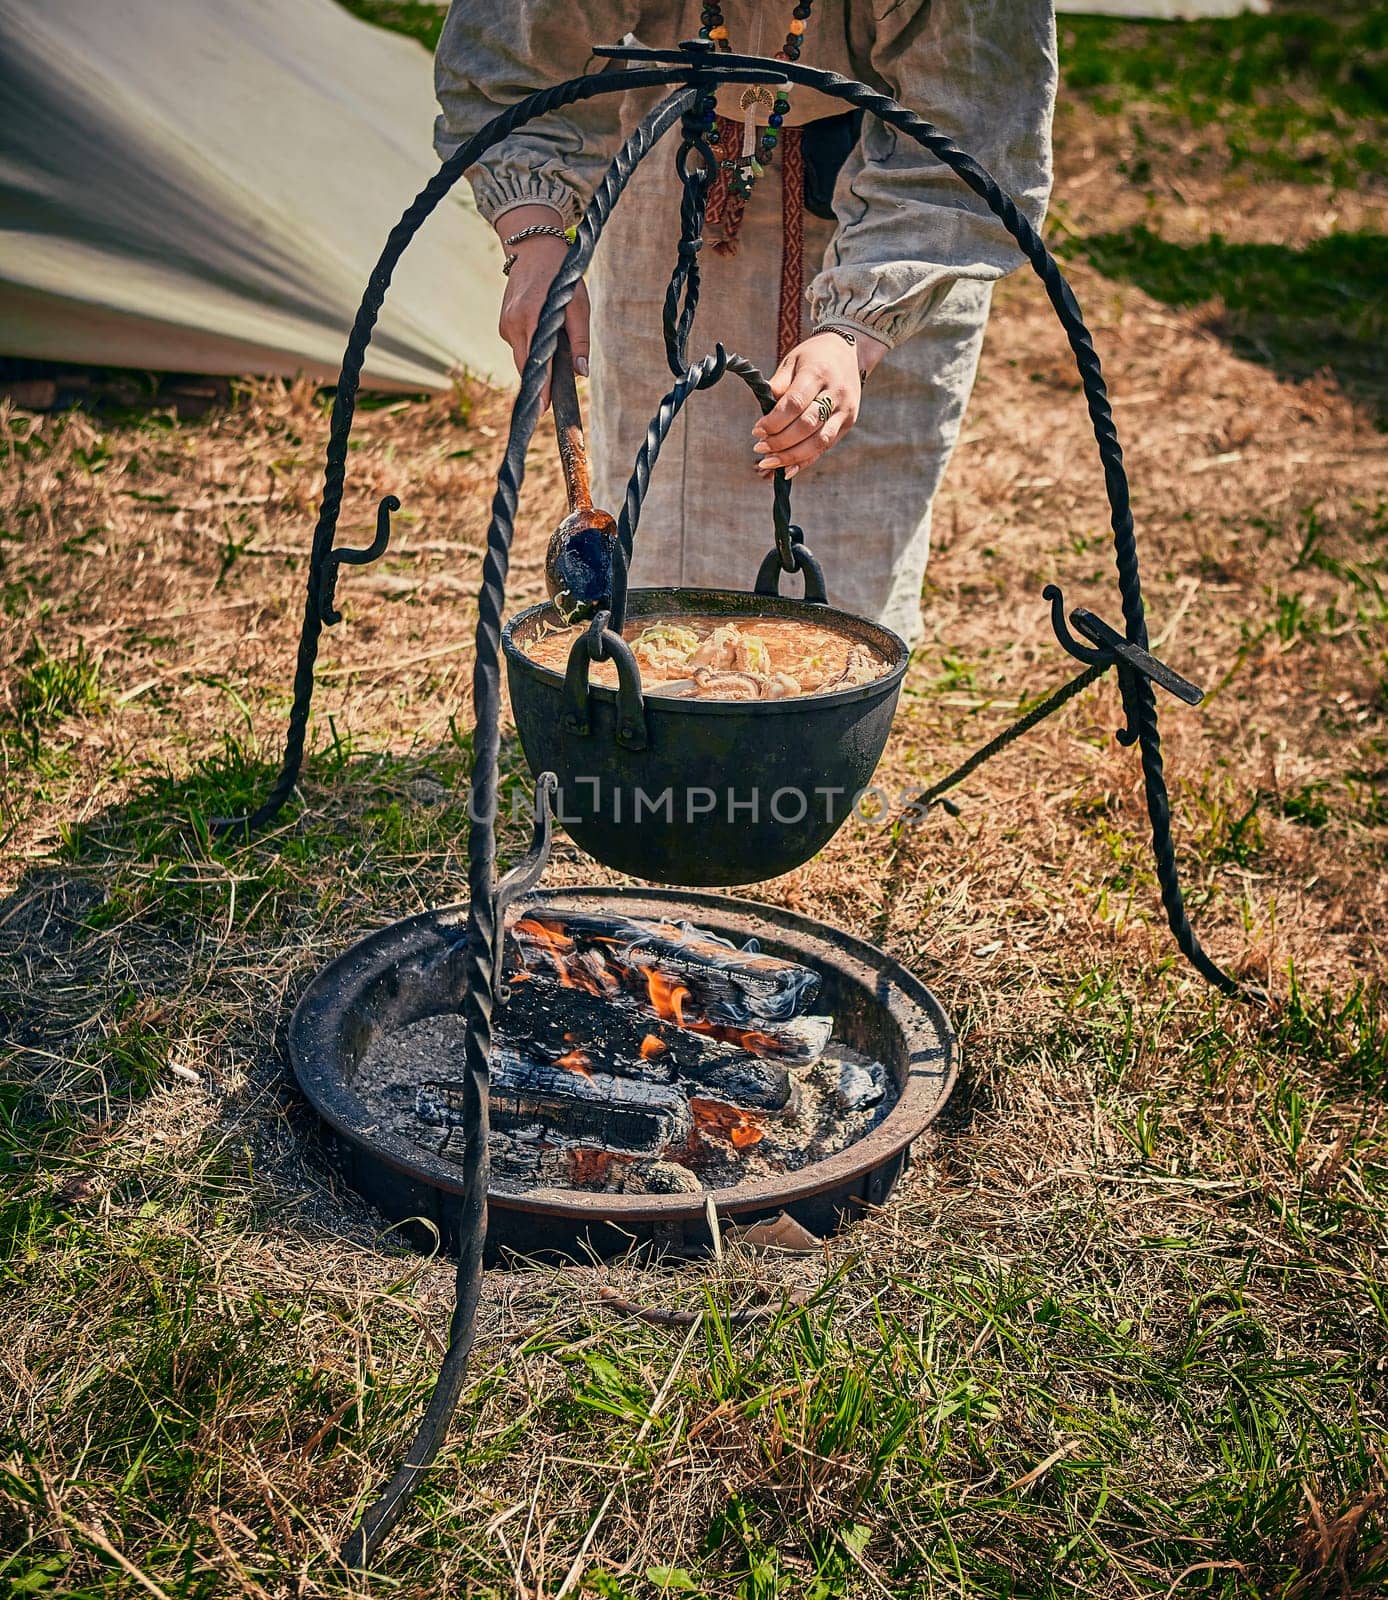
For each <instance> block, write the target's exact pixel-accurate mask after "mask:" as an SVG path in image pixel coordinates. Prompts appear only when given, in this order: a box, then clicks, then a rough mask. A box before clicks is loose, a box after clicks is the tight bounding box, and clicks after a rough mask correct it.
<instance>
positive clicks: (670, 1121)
mask: <svg viewBox="0 0 1388 1600" xmlns="http://www.w3.org/2000/svg"><path fill="white" fill-rule="evenodd" d="M487 1101H488V1105H489V1106H490V1108H491V1118H492V1122H493V1125H494V1126H495V1127H496V1128H497V1129H498V1130H499V1131H503V1132H505V1131H513V1130H514V1131H523V1132H525V1133H526V1134H527V1135H529V1136H531V1137H533V1138H536V1139H546V1140H552V1141H562V1142H567V1143H571V1144H581V1145H589V1146H592V1147H594V1148H596V1149H600V1150H610V1151H615V1152H619V1153H623V1154H629V1155H659V1154H660V1153H661V1152H663V1151H665V1150H667V1149H669V1148H670V1147H671V1146H672V1145H673V1146H681V1145H683V1144H684V1143H685V1142H686V1141H687V1140H688V1138H689V1135H690V1133H691V1131H692V1129H693V1119H692V1115H691V1113H690V1110H689V1104H688V1102H687V1101H686V1099H685V1097H684V1096H683V1095H682V1094H680V1093H679V1092H678V1091H677V1090H675V1089H670V1088H667V1087H666V1086H665V1085H664V1084H658V1083H647V1082H643V1081H642V1080H641V1079H639V1078H615V1077H613V1076H611V1075H610V1074H608V1073H588V1072H585V1071H583V1070H581V1069H578V1070H571V1069H569V1068H565V1067H558V1066H550V1065H548V1064H547V1063H545V1062H540V1061H533V1060H530V1059H528V1058H527V1057H525V1056H522V1055H519V1054H517V1053H516V1052H515V1051H513V1050H508V1049H505V1048H499V1049H497V1050H496V1051H495V1052H494V1053H493V1056H492V1065H491V1077H490V1081H489V1085H488V1094H487ZM415 1113H416V1115H417V1116H418V1117H419V1118H420V1120H421V1121H423V1122H427V1123H429V1124H430V1125H431V1126H433V1127H459V1126H461V1125H462V1122H463V1087H462V1085H461V1084H460V1083H451V1082H448V1081H446V1080H434V1081H432V1082H429V1083H424V1084H421V1085H420V1088H419V1093H418V1095H417V1096H416V1098H415Z"/></svg>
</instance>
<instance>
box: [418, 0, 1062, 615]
mask: <svg viewBox="0 0 1388 1600" xmlns="http://www.w3.org/2000/svg"><path fill="white" fill-rule="evenodd" d="M701 9H702V7H701V5H700V3H699V0H677V3H674V4H655V3H645V4H643V3H641V0H630V3H622V0H582V3H575V0H519V3H516V4H508V5H497V4H496V3H495V0H452V5H451V7H450V10H449V14H448V18H447V20H446V22H445V24H444V29H443V34H442V37H441V39H440V41H439V47H438V52H437V55H436V58H435V76H436V83H437V90H438V98H439V103H440V106H441V108H442V110H441V114H440V116H439V119H438V123H437V128H436V145H437V148H438V151H439V154H440V155H441V156H447V155H450V154H451V153H452V152H453V151H454V150H456V149H457V148H458V146H459V145H460V144H461V143H463V142H464V141H465V140H466V139H467V138H469V137H470V136H471V135H472V134H473V133H475V132H476V131H477V130H478V129H479V128H481V127H482V126H483V125H484V124H485V123H486V122H487V121H488V120H489V119H490V118H491V117H493V116H495V115H496V113H497V112H498V111H499V110H500V109H502V108H503V107H504V106H506V105H509V104H513V103H514V102H515V101H516V100H518V99H520V98H521V97H522V96H524V95H526V94H529V93H531V92H532V91H534V90H535V89H539V88H543V87H546V86H548V85H550V84H553V83H556V82H559V81H560V80H562V79H565V78H571V77H575V76H577V75H579V74H580V73H583V72H585V71H597V70H606V71H609V72H611V73H613V75H614V81H616V82H617V83H620V74H621V72H622V70H623V69H622V68H621V67H620V66H617V65H614V64H604V63H603V62H602V61H601V60H599V59H598V58H596V57H594V56H593V55H592V47H593V46H594V45H595V44H609V43H616V42H618V41H621V40H623V39H625V40H627V41H628V42H636V43H640V44H644V45H648V46H660V47H670V46H673V45H675V44H676V43H678V42H679V41H680V40H681V39H686V38H691V37H694V36H695V35H696V34H697V33H698V30H699V27H700V20H699V13H700V11H701ZM722 10H723V15H724V18H725V20H726V23H727V26H728V31H729V35H730V43H731V45H732V48H733V49H734V51H737V52H739V53H752V54H759V55H774V54H775V53H776V51H777V50H779V49H780V48H781V45H782V42H783V40H784V38H785V33H786V28H787V24H788V22H789V20H790V15H791V6H790V4H789V3H780V0H777V3H769V0H725V3H724V4H723V7H722ZM803 37H804V51H803V54H802V56H801V58H800V59H801V62H802V63H803V64H804V65H806V66H814V67H822V68H826V69H828V70H831V71H835V72H839V73H842V74H844V75H845V76H847V77H852V78H858V79H861V80H862V81H863V82H865V83H867V84H869V85H870V86H872V87H873V88H877V89H881V90H884V91H886V92H887V93H889V94H891V95H893V96H895V97H896V98H897V99H898V100H900V101H902V102H903V103H904V104H906V105H907V106H909V107H911V108H912V109H913V110H917V111H919V112H920V113H921V114H922V115H923V116H925V117H927V118H929V119H930V121H932V122H933V123H935V124H936V126H938V127H939V128H941V129H942V131H944V132H945V133H947V134H949V135H950V136H951V137H952V138H953V139H954V140H955V141H956V142H957V143H958V144H959V145H960V146H961V147H962V148H963V149H965V150H966V151H968V152H969V153H970V154H971V155H973V156H975V157H976V158H977V159H978V160H979V161H981V163H982V164H983V165H984V166H985V167H986V168H987V169H988V170H989V171H990V172H991V173H992V175H993V176H994V177H995V178H996V179H997V180H998V182H999V183H1000V184H1001V185H1002V187H1003V188H1004V189H1006V190H1007V191H1008V192H1009V193H1010V194H1011V195H1012V197H1013V198H1014V200H1016V202H1017V203H1018V205H1019V207H1020V208H1021V209H1022V210H1023V211H1024V212H1025V213H1026V215H1027V216H1028V217H1029V218H1030V220H1031V221H1032V222H1033V223H1034V224H1036V225H1038V226H1039V225H1040V222H1041V220H1042V217H1043V215H1044V213H1045V207H1046V202H1047V198H1048V196H1049V192H1050V181H1051V164H1050V125H1051V114H1052V108H1053V105H1054V97H1055V85H1056V53H1055V21H1054V14H1053V4H1052V0H820V3H818V4H816V5H815V7H814V11H813V14H812V16H811V17H810V20H809V24H808V28H807V31H806V33H805V34H804V36H803ZM661 92H662V91H654V92H651V91H645V92H632V91H627V92H625V93H622V92H618V93H614V94H611V95H603V96H600V97H598V98H596V99H592V100H588V101H585V102H582V103H580V104H578V105H574V106H570V107H568V108H566V109H565V110H564V111H562V112H560V113H556V114H551V115H549V116H546V117H544V118H542V119H539V120H537V121H535V122H532V123H529V124H528V125H526V126H525V127H524V128H521V129H519V130H517V131H516V132H515V133H514V134H513V135H512V136H511V137H510V138H508V139H506V140H505V141H503V142H502V143H501V144H499V145H497V146H495V147H494V148H493V149H492V150H491V151H489V152H488V153H487V154H486V155H485V156H484V157H483V159H482V160H481V161H480V162H478V163H477V164H476V165H475V166H473V167H472V168H470V169H469V172H468V177H469V180H470V181H471V183H472V186H473V191H474V194H475V195H476V199H477V205H478V209H479V210H480V211H481V213H482V215H483V216H484V217H486V218H487V219H488V220H489V221H493V222H494V221H495V220H496V219H497V218H498V217H500V216H502V215H504V213H505V212H506V211H507V210H509V209H512V208H514V207H516V206H521V205H533V204H543V205H548V206H551V207H553V208H554V210H555V211H557V212H558V213H559V215H560V216H561V217H562V219H563V223H564V225H565V226H568V225H571V224H573V223H576V222H577V221H578V219H579V217H580V215H581V214H582V209H583V206H584V205H585V204H586V202H587V200H588V199H589V197H590V196H591V194H592V192H593V190H594V188H595V187H596V186H597V184H598V182H599V181H600V180H601V178H602V175H603V173H604V172H605V170H606V168H607V165H608V163H609V161H610V160H611V158H612V156H613V154H614V153H615V152H616V150H617V147H618V146H619V144H620V143H621V141H622V139H623V138H625V136H626V135H627V133H629V132H630V130H631V128H632V127H633V126H634V125H635V123H636V122H637V120H639V118H640V116H641V115H642V114H643V113H644V112H645V111H646V110H648V109H649V108H650V106H651V105H653V104H654V103H655V102H656V100H657V99H658V98H659V97H660V94H661ZM742 92H743V86H742V85H726V86H724V87H723V89H722V90H721V91H720V94H719V107H718V108H719V111H720V112H721V113H722V114H723V115H725V116H730V117H733V118H736V119H740V118H741V117H742V116H743V115H744V113H743V112H742V111H741V109H740V107H739V104H738V97H739V96H740V95H741V93H742ZM845 109H847V108H846V106H845V104H844V102H842V101H838V100H834V99H832V98H830V97H826V96H823V95H820V94H818V93H817V92H814V91H810V90H807V89H805V88H803V87H793V88H792V90H791V93H790V110H789V112H788V113H787V114H786V122H787V124H789V125H792V126H793V125H796V124H800V123H803V122H805V121H808V120H810V119H812V118H817V117H822V116H829V115H835V114H837V113H839V112H842V111H843V110H845ZM678 137H679V135H678V128H676V130H675V131H674V132H673V133H672V134H670V135H668V136H667V138H666V141H665V144H664V147H663V148H657V150H656V151H655V152H653V153H652V154H651V155H650V156H648V157H647V158H646V160H645V161H644V162H642V164H641V166H640V167H639V168H638V170H637V173H636V175H635V177H634V178H633V179H632V181H631V183H630V185H629V186H628V188H627V190H626V192H625V194H624V195H623V196H622V198H621V199H620V200H619V201H618V203H617V206H616V209H615V210H614V212H613V214H612V218H611V220H610V221H609V223H608V225H607V227H606V229H605V230H604V233H603V236H602V239H601V241H600V243H599V245H598V248H597V252H596V254H595V256H594V260H593V265H592V268H591V271H590V276H589V291H590V295H591V298H592V304H593V327H592V354H591V372H592V382H591V391H590V412H589V430H588V431H589V443H590V453H591V455H592V467H593V486H594V498H595V501H596V503H597V504H598V505H601V506H604V507H606V508H607V509H608V510H610V511H611V512H613V514H614V515H615V514H616V513H617V512H618V511H620V509H621V504H622V501H623V499H624V497H625V492H626V483H627V479H628V477H629V476H630V473H631V467H632V462H633V459H634V457H635V454H636V451H637V450H638V448H639V447H640V444H641V441H642V439H643V437H644V435H645V432H646V428H647V426H648V424H649V422H650V418H651V416H652V414H653V413H654V412H655V410H656V409H657V407H658V406H659V403H660V400H661V397H662V396H663V395H664V394H665V393H666V392H667V390H668V389H669V387H670V385H671V383H672V381H673V380H672V377H671V375H670V372H669V369H668V368H667V366H666V362H665V350H664V341H663V336H662V332H661V312H662V307H663V302H664V296H665V288H666V285H667V283H668V281H669V276H670V272H671V269H672V267H673V266H674V261H675V245H676V241H677V240H678V237H679V202H680V188H679V183H678V180H677V178H676V175H675V171H674V153H675V148H676V146H677V143H678ZM778 166H779V163H775V164H773V165H772V166H770V167H768V169H767V171H766V174H765V176H764V177H762V178H761V179H759V181H758V182H757V184H756V186H755V188H754V189H753V192H752V197H751V199H750V201H749V202H748V205H747V209H746V212H745V215H744V218H743V221H742V225H741V230H740V234H739V242H738V248H737V251H736V254H734V255H732V256H724V255H720V254H718V253H716V252H715V251H713V250H712V249H709V248H705V249H704V250H703V251H702V252H701V255H700V268H701V271H702V275H703V290H702V296H701V299H700V303H699V311H698V315H697V317H696V319H695V323H694V328H693V332H692V334H691V337H690V341H689V356H690V359H691V360H697V359H698V358H699V357H700V356H701V355H703V354H704V353H705V352H706V351H709V350H711V349H712V348H713V345H714V343H715V342H716V341H721V342H722V343H723V344H724V345H725V346H726V348H727V349H728V350H730V351H736V352H737V353H738V354H740V355H743V356H746V357H747V358H749V359H750V360H752V361H754V362H755V363H756V364H757V365H758V366H759V367H760V368H761V370H762V371H763V372H764V373H766V374H767V375H768V376H769V375H770V373H771V372H772V371H773V370H774V368H775V366H776V324H777V307H778V301H779V294H780V278H781V255H782V237H783V228H782V213H781V203H782V197H781V178H780V172H779V170H778ZM833 209H834V212H835V217H836V221H834V222H832V223H831V222H828V221H825V220H823V219H821V218H818V217H816V216H814V215H812V214H810V213H809V212H808V211H807V212H806V213H805V219H804V243H805V261H806V276H807V278H808V279H809V283H808V287H807V292H806V301H807V305H806V307H805V318H804V320H803V326H802V337H803V336H804V335H806V334H808V332H809V330H810V328H811V327H812V326H818V325H821V324H826V323H827V324H833V325H836V326H839V327H845V328H849V329H853V330H856V331H858V332H862V333H867V334H870V335H871V336H872V337H873V338H876V339H880V340H881V341H883V342H884V343H885V344H887V345H888V346H890V352H889V354H888V355H887V356H886V357H885V358H884V360H883V361H882V362H881V364H880V365H879V366H878V367H877V369H876V371H875V372H874V373H873V374H872V376H871V378H870V379H869V380H868V383H867V385H866V386H865V389H864V393H863V402H862V409H861V412H860V415H859V419H858V423H857V425H856V427H854V428H853V429H852V430H851V431H850V432H849V433H848V434H847V435H846V436H845V437H844V438H842V439H841V440H840V441H839V442H838V443H837V444H836V445H835V446H834V447H833V449H831V450H830V451H829V452H828V453H827V454H826V455H824V456H823V457H821V459H820V460H819V461H818V462H816V463H815V464H814V465H813V466H811V467H808V468H806V469H804V470H802V472H801V473H800V474H799V475H798V476H797V477H796V479H795V481H794V484H793V487H792V502H793V507H794V519H795V521H796V522H797V523H799V525H800V526H801V527H802V528H803V529H804V531H805V538H806V542H807V543H808V544H809V545H810V546H811V548H812V549H813V550H814V551H815V553H816V554H817V555H818V556H819V558H820V560H821V562H822V563H823V565H824V568H825V573H826V577H827V580H828V587H829V597H830V600H831V602H832V603H833V604H835V605H838V606H841V607H843V608H844V609H846V610H849V611H854V612H857V613H860V614H862V615H865V616H869V617H874V618H876V619H878V620H879V621H881V622H883V623H885V624H886V626H888V627H889V628H892V629H894V630H895V631H896V632H898V633H900V634H901V635H902V636H903V637H904V638H905V639H906V640H907V641H908V642H909V643H914V642H915V641H916V640H917V639H918V637H919V634H920V627H921V619H920V593H921V583H922V577H923V574H924V570H925V564H926V557H927V554H928V550H929V540H930V507H931V501H932V499H933V497H934V494H935V491H936V489H937V488H938V486H939V483H940V479H941V477H942V475H943V473H944V470H945V466H946V464H947V462H948V460H949V455H950V452H951V450H952V449H953V446H954V442H955V440H956V438H957V437H958V433H959V425H960V422H961V419H962V417H963V413H964V408H965V405H966V403H967V401H968V396H969V392H970V390H971V388H972V386H973V380H974V374H975V371H976V368H977V363H978V354H979V349H980V347H981V344H982V340H983V330H984V324H985V322H986V320H987V315H988V305H989V298H990V294H991V289H992V284H993V283H994V282H995V281H996V280H997V279H998V278H1001V277H1003V276H1004V275H1005V274H1006V273H1008V272H1010V271H1012V270H1013V269H1014V268H1015V267H1016V266H1018V265H1020V264H1021V261H1022V257H1021V254H1020V252H1019V251H1018V250H1017V247H1016V245H1015V244H1014V243H1013V242H1012V240H1011V238H1010V237H1009V236H1008V234H1007V232H1006V230H1005V229H1004V228H1003V227H1002V225H1001V223H999V222H998V221H997V220H996V218H994V217H993V215H992V213H991V212H989V211H988V209H987V207H986V206H985V205H984V204H983V202H982V201H981V200H979V199H978V197H977V196H976V195H974V193H973V192H972V191H971V190H970V189H968V188H966V187H965V186H964V185H963V184H962V183H960V182H959V180H958V179H957V178H955V177H954V175H953V174H952V173H950V172H949V170H948V169H947V168H946V167H945V166H943V165H942V164H941V163H940V162H938V161H936V160H935V158H934V157H932V156H930V155H929V154H928V153H927V152H926V151H924V150H923V149H922V148H921V147H920V146H919V145H917V144H916V143H915V142H914V141H913V140H909V139H906V138H904V137H903V136H902V135H900V134H898V133H897V131H896V130H895V129H893V128H889V127H887V126H885V125H884V124H882V123H879V122H877V121H876V120H875V119H874V118H872V117H868V118H866V119H865V122H864V127H863V132H862V134H861V136H860V137H859V139H858V141H857V144H856V146H855V147H854V149H853V151H852V153H851V154H850V156H849V158H848V160H847V161H846V162H845V164H844V166H843V169H842V171H841V172H840V174H839V177H838V182H837V184H836V187H835V190H834V201H833ZM757 414H758V411H757V406H756V402H755V400H754V399H753V398H752V395H751V393H750V391H749V390H747V389H746V387H745V385H743V384H742V383H741V382H740V381H739V380H738V379H736V378H734V377H732V376H729V377H726V378H724V379H723V381H722V382H721V383H720V384H718V385H717V386H716V387H715V388H714V389H711V390H707V391H704V392H703V393H700V394H696V395H694V396H692V397H691V399H690V400H689V402H688V403H687V405H686V407H685V410H684V412H683V414H682V415H681V417H680V419H679V420H678V421H677V422H676V424H675V426H674V428H673V429H672V430H671V433H670V435H669V437H668V439H667V440H666V442H665V445H664V448H663V450H662V452H661V457H660V461H659V463H658V464H657V466H656V468H655V471H654V474H653V476H652V479H651V486H650V491H649V493H648V495H647V498H646V501H645V505H644V507H643V510H642V515H641V521H640V527H639V530H638V533H637V538H636V546H635V552H634V557H633V563H632V581H633V583H637V584H676V585H680V586H689V587H710V588H750V587H751V586H752V582H753V579H754V578H755V575H756V571H757V566H758V564H759V562H760V561H761V558H762V557H763V556H764V555H765V554H766V552H767V550H768V549H770V548H771V544H772V535H771V491H770V486H769V484H766V483H764V482H763V481H762V480H761V478H760V477H759V476H758V474H757V472H756V469H755V464H754V462H755V458H754V456H753V453H752V442H753V441H752V439H751V434H750V430H751V426H752V424H753V422H755V420H756V417H757ZM794 586H795V580H793V579H792V580H790V581H789V584H788V585H787V592H789V591H790V588H791V587H794Z"/></svg>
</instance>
